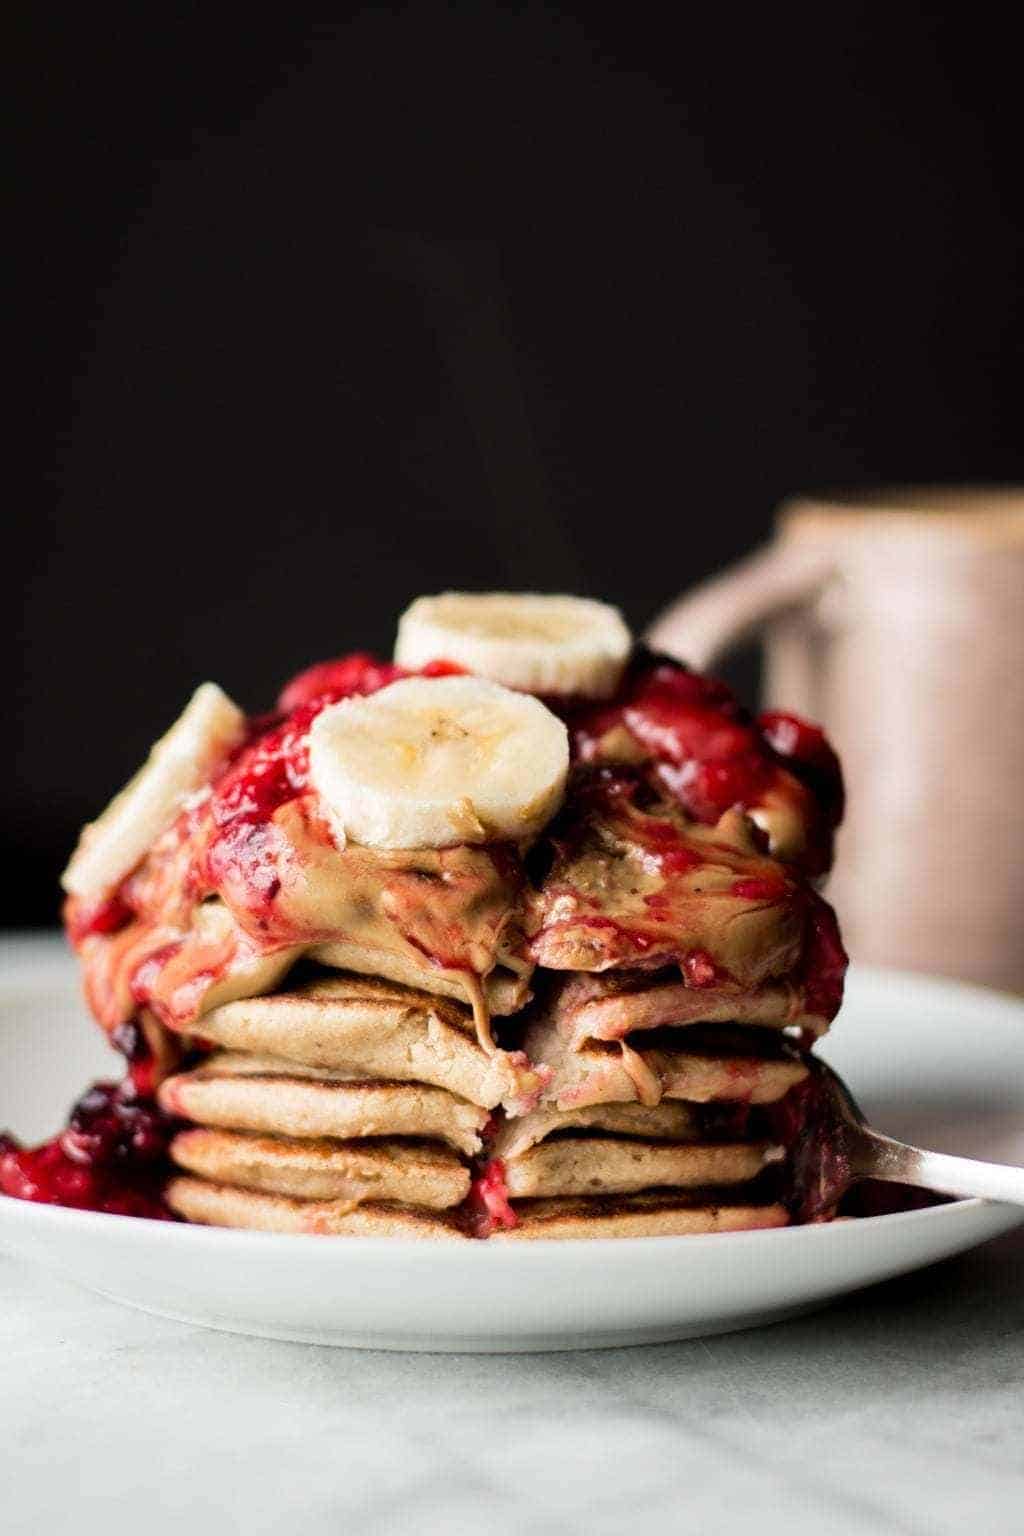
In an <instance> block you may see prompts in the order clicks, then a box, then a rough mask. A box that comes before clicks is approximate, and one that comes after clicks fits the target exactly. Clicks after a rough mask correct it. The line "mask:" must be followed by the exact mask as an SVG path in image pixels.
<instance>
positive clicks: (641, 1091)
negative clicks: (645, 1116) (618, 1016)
mask: <svg viewBox="0 0 1024 1536" xmlns="http://www.w3.org/2000/svg"><path fill="white" fill-rule="evenodd" d="M619 1048H620V1050H621V1051H622V1067H623V1071H624V1072H625V1073H626V1076H627V1077H628V1078H629V1080H630V1082H631V1083H632V1084H633V1087H634V1088H635V1089H636V1096H637V1099H638V1100H639V1101H640V1103H641V1104H643V1105H644V1106H645V1107H646V1108H647V1109H654V1108H655V1106H656V1105H658V1104H660V1103H661V1078H660V1077H659V1076H658V1074H657V1072H655V1071H654V1069H653V1067H649V1066H648V1065H647V1063H646V1061H644V1059H643V1057H642V1056H641V1055H640V1053H639V1051H634V1049H633V1047H632V1046H631V1045H628V1044H627V1043H626V1041H625V1040H620V1041H619Z"/></svg>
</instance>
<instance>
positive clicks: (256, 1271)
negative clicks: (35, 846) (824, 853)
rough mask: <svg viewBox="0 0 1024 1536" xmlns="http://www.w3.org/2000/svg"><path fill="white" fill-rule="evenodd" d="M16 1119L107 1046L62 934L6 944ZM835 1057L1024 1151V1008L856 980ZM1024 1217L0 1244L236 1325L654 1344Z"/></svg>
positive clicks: (895, 1270) (94, 1227)
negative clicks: (730, 1229)
mask: <svg viewBox="0 0 1024 1536" xmlns="http://www.w3.org/2000/svg"><path fill="white" fill-rule="evenodd" d="M3 955H4V960H5V964H4V968H3V975H2V981H0V1060H2V1062H3V1069H2V1078H0V1126H4V1125H9V1126H10V1128H11V1129H13V1130H14V1131H15V1132H16V1133H17V1134H20V1135H23V1136H25V1137H29V1136H32V1137H42V1136H43V1135H44V1134H47V1133H48V1132H51V1131H52V1130H53V1129H55V1127H56V1126H57V1124H58V1123H59V1122H60V1120H61V1117H62V1114H63V1112H64V1111H65V1109H66V1106H67V1104H68V1103H69V1102H70V1101H71V1100H72V1099H74V1098H75V1097H76V1096H77V1094H78V1092H79V1091H80V1090H81V1088H82V1087H83V1085H84V1084H85V1083H86V1082H88V1081H89V1080H90V1079H91V1078H92V1077H94V1076H96V1075H102V1074H104V1073H106V1074H108V1075H109V1074H110V1072H111V1056H110V1053H109V1052H107V1051H106V1049H105V1047H104V1046H103V1044H102V1042H101V1040H100V1038H99V1036H98V1031H96V1029H95V1027H94V1026H93V1025H91V1024H90V1023H89V1021H88V1020H87V1018H86V1015H85V1010H84V1008H83V1006H82V1005H81V1003H80V1002H79V999H78V988H77V979H76V975H75V970H74V967H73V965H72V963H71V961H70V959H68V958H67V957H66V956H64V955H63V953H62V951H61V949H60V946H59V945H58V944H57V943H56V941H54V940H52V939H49V938H47V939H43V940H39V939H34V940H28V941H14V942H12V941H6V942H5V944H4V948H3ZM824 1054H826V1055H827V1056H828V1057H829V1059H830V1060H831V1061H832V1062H833V1063H834V1065H835V1066H836V1067H837V1068H838V1069H839V1071H840V1072H841V1073H842V1074H843V1076H844V1077H846V1078H847V1080H848V1081H849V1083H850V1084H851V1086H852V1087H853V1089H854V1091H855V1093H856V1095H857V1098H858V1099H859V1100H860V1101H861V1103H862V1105H863V1107H864V1109H865V1111H866V1112H867V1114H868V1116H869V1117H870V1118H871V1119H873V1120H874V1121H875V1123H876V1124H877V1125H879V1126H880V1127H881V1128H883V1129H885V1130H888V1131H890V1132H892V1133H893V1134H895V1135H897V1136H900V1135H902V1136H905V1137H909V1138H914V1137H916V1138H918V1139H919V1140H920V1141H921V1142H922V1143H923V1144H925V1145H930V1146H933V1147H937V1148H938V1149H940V1150H942V1151H960V1152H966V1153H969V1154H975V1155H978V1156H986V1157H991V1158H996V1159H999V1160H1003V1161H1007V1162H1010V1161H1024V1002H1022V1001H1020V1000H1018V999H1015V998H1011V997H1005V996H1002V995H1001V994H999V993H995V992H985V991H981V990H977V989H974V988H970V987H963V986H959V985H956V984H954V983H951V982H945V981H938V980H932V979H930V978H925V977H919V976H910V975H903V974H900V973H897V972H884V971H869V970H861V971H859V972H855V973H854V974H853V975H851V978H850V983H849V988H848V993H847V1002H846V1004H845V1006H844V1008H843V1012H842V1014H841V1015H840V1018H839V1020H838V1022H837V1024H836V1026H835V1034H834V1036H833V1038H832V1040H831V1041H830V1042H829V1043H828V1045H827V1047H826V1049H825V1052H824ZM1021 1221H1024V1211H1018V1210H1016V1209H1013V1208H1011V1207H1008V1206H1003V1205H990V1204H986V1203H984V1202H982V1201H980V1200H964V1201H960V1202H958V1203H956V1204H952V1205H945V1206H937V1207H933V1208H931V1209H928V1210H922V1211H911V1212H906V1213H902V1214H898V1215H892V1216H875V1217H871V1218H869V1219H864V1220H859V1221H851V1222H840V1223H836V1224H835V1225H830V1226H817V1227H794V1228H789V1229H786V1230H782V1231H772V1232H740V1233H730V1234H727V1235H719V1236H708V1237H658V1238H631V1239H625V1240H617V1241H609V1240H604V1241H593V1242H550V1243H523V1244H521V1245H512V1244H509V1245H507V1246H506V1245H504V1244H498V1243H477V1244H470V1243H467V1244H465V1245H464V1246H463V1245H461V1244H460V1245H451V1246H449V1245H447V1244H441V1243H439V1244H437V1245H436V1246H435V1245H433V1244H431V1243H406V1242H389V1241H383V1240H381V1239H371V1238H348V1239H343V1238H324V1237H285V1236H273V1235H269V1234H265V1233H258V1232H229V1231H219V1230H216V1229H214V1228H204V1227H189V1226H183V1225H182V1226H179V1225H171V1224H169V1223H162V1222H149V1221H140V1220H135V1219H131V1218H126V1217H119V1216H103V1215H98V1214H95V1213H92V1212H80V1211H65V1210H58V1209H55V1208H52V1207H49V1206H39V1205H28V1204H24V1203H22V1202H20V1201H17V1200H8V1199H5V1198H3V1197H2V1196H0V1245H2V1246H3V1247H5V1248H6V1249H8V1250H10V1251H11V1252H12V1253H16V1254H20V1255H23V1256H24V1257H25V1258H28V1259H33V1260H37V1261H38V1262H40V1263H42V1264H45V1265H47V1266H49V1267H50V1268H52V1269H54V1270H56V1271H58V1272H59V1273H61V1274H63V1275H65V1276H66V1277H67V1278H69V1279H71V1280H74V1281H77V1282H78V1283H79V1284H81V1285H83V1286H86V1287H88V1288H89V1289H91V1290H95V1291H99V1292H101V1293H102V1294H103V1295H105V1296H110V1297H113V1298H116V1299H117V1300H119V1301H122V1302H125V1303H127V1304H128V1305H129V1306H134V1307H140V1308H142V1309H143V1310H144V1311H148V1312H156V1313H160V1314H161V1315H163V1316H167V1317H174V1318H180V1319H183V1320H186V1321H189V1322H194V1323H203V1324H206V1325H208V1326H209V1327H213V1328H223V1329H228V1330H230V1331H233V1332H237V1333H252V1334H262V1335H264V1336H269V1337H272V1338H282V1339H299V1340H303V1341H307V1342H314V1343H324V1344H340V1345H348V1346H358V1347H363V1348H375V1349H416V1350H472V1351H488V1352H490V1351H503V1350H506V1351H511V1350H538V1349H581V1348H588V1347H594V1346H605V1345H615V1344H639V1343H652V1342H656V1341H658V1340H662V1339H681V1338H687V1337H690V1336H694V1335H697V1334H708V1333H722V1332H726V1331H728V1330H730V1329H734V1328H749V1327H753V1326H754V1325H756V1324H760V1323H766V1322H774V1321H776V1320H778V1319H780V1318H783V1317H786V1316H787V1315H790V1314H792V1313H794V1312H797V1311H800V1310H804V1309H807V1308H809V1307H814V1306H818V1305H820V1304H821V1303H823V1302H825V1301H827V1300H828V1299H829V1298H830V1297H833V1296H839V1295H842V1294H843V1293H844V1292H847V1291H852V1290H855V1289H857V1288H858V1287H859V1286H864V1285H869V1284H871V1283H872V1282H873V1281H878V1280H884V1279H887V1278H889V1277H890V1276H893V1275H898V1274H903V1273H905V1272H906V1271H907V1270H911V1269H916V1268H918V1267H920V1266H922V1265H925V1264H931V1263H933V1262H934V1261H935V1260H937V1259H942V1258H946V1257H948V1256H949V1255H951V1254H955V1253H960V1252H962V1251H963V1250H964V1249H966V1248H970V1247H973V1246H974V1245H975V1244H977V1243H980V1242H984V1241H985V1239H986V1238H989V1237H994V1236H996V1235H997V1234H998V1233H1000V1232H1005V1231H1007V1230H1008V1229H1009V1228H1010V1227H1013V1226H1015V1225H1016V1224H1017V1223H1019V1222H1021Z"/></svg>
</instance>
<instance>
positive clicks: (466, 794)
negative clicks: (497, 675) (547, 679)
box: [309, 677, 569, 848]
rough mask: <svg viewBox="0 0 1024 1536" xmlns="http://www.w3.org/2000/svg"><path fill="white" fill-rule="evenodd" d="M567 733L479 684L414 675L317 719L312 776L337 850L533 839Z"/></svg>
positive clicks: (525, 704)
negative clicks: (350, 844) (347, 842)
mask: <svg viewBox="0 0 1024 1536" xmlns="http://www.w3.org/2000/svg"><path fill="white" fill-rule="evenodd" d="M568 768H569V742H568V737H567V734H566V729H565V726H564V725H563V724H562V722H561V721H560V720H559V719H558V718H557V717H556V716H555V715H553V714H552V713H551V711H550V710H549V709H547V708H546V707H545V705H543V704H542V703H541V702H540V700H539V699H534V698H531V697H530V696H529V695H528V694H525V693H513V692H511V691H510V690H509V689H507V688H501V687H499V686H498V684H497V683H490V682H486V681H485V680H484V679H483V678H479V677H439V678H419V677H411V678H407V679H405V680H404V681H402V682H398V683H391V684H390V685H389V686H388V687H387V688H382V689H381V690H380V692H379V693H374V694H371V695H370V696H369V697H366V698H362V697H360V698H350V699H343V700H342V701H341V703H340V704H333V705H331V706H330V707H329V708H328V709H325V710H324V711H323V712H322V714H320V715H318V716H317V717H316V719H315V720H314V721H313V725H312V727H311V729H310V733H309V777H310V782H311V783H312V785H313V787H314V789H316V791H317V793H318V794H319V796H320V798H321V800H322V801H323V804H324V807H325V810H326V812H327V815H328V817H329V820H330V822H331V825H332V827H333V829H334V832H335V835H336V836H337V837H338V839H339V841H341V840H343V839H345V838H352V840H353V841H354V842H357V843H363V844H365V845H366V846H368V847H370V848H445V847H448V846H449V845H450V844H452V843H483V842H489V841H492V840H495V839H498V838H510V839H514V840H515V841H520V840H522V839H526V838H529V837H532V836H533V835H534V834H536V833H537V832H539V830H540V828H541V827H542V826H543V825H544V823H545V822H546V821H548V820H549V819H550V817H551V816H552V815H554V812H555V811H556V810H557V809H558V806H559V804H560V803H561V799H562V794H563V791H564V788H565V778H566V773H567V772H568Z"/></svg>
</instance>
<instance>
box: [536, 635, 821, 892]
mask: <svg viewBox="0 0 1024 1536" xmlns="http://www.w3.org/2000/svg"><path fill="white" fill-rule="evenodd" d="M561 708H562V713H563V715H564V717H565V719H566V722H567V724H568V726H569V730H570V735H571V737H572V741H573V747H574V751H575V754H576V756H577V758H578V759H579V760H580V761H582V762H593V761H595V760H599V759H600V755H601V750H602V748H601V743H602V740H603V739H604V738H606V737H608V735H609V733H611V732H613V731H615V730H620V729H624V730H625V731H626V732H627V733H628V736H629V737H631V738H632V739H633V741H634V742H636V743H637V744H638V745H639V747H640V748H641V749H642V750H643V751H644V752H646V753H647V754H648V755H649V762H650V764H651V765H652V766H653V769H654V773H655V775H656V777H657V779H658V780H659V781H660V782H661V783H662V784H663V785H664V786H665V787H666V788H667V789H668V790H669V791H670V793H671V794H672V795H674V796H675V798H676V799H677V800H678V801H679V803H680V804H681V805H682V807H683V809H684V810H685V811H686V812H687V814H688V815H690V816H692V817H693V818H694V819H695V820H696V821H700V822H703V823H705V824H706V825H709V826H710V825H714V823H715V822H717V821H718V820H719V818H720V817H721V816H722V815H723V814H724V813H725V812H726V811H728V810H730V809H731V808H732V807H733V806H739V807H741V808H742V809H744V810H750V809H753V808H755V807H757V806H758V805H760V804H761V803H762V802H764V801H765V799H766V797H767V796H768V795H769V794H771V795H772V796H773V797H774V798H775V799H776V800H778V799H780V798H781V799H783V800H786V801H789V802H791V803H796V804H797V807H798V809H799V811H800V814H801V817H802V819H803V820H804V822H805V823H806V833H807V846H806V849H805V850H804V852H803V854H802V855H801V856H800V858H799V860H798V861H797V862H799V863H800V865H801V867H802V868H803V869H804V871H805V873H807V874H809V875H820V874H823V873H824V872H825V871H826V870H827V869H828V868H829V866H830V864H831V861H832V835H833V833H834V831H835V828H836V827H837V826H838V825H839V822H840V821H841V819H842V814H843V782H842V775H841V773H840V769H839V761H838V759H837V757H836V755H835V753H834V752H833V750H832V748H831V747H830V746H829V744H828V741H827V740H826V738H825V735H824V733H823V732H822V731H821V730H820V729H819V728H818V727H817V726H816V725H811V724H809V723H808V722H807V721H804V720H800V719H799V718H798V717H797V716H796V715H784V714H781V713H778V712H770V713H767V714H764V715H761V716H760V718H759V719H757V720H755V719H754V718H753V717H752V716H751V715H750V714H748V713H747V711H746V710H745V709H743V708H742V706H741V705H740V704H739V702H738V701H737V699H736V698H735V696H734V695H733V693H732V692H731V690H730V689H729V688H727V687H726V685H725V684H724V683H721V682H718V681H717V680H716V679H715V678H710V677H703V676H701V675H700V674H698V673H696V672H689V671H688V670H687V669H686V668H685V667H683V666H680V665H679V663H678V662H675V661H672V660H670V659H669V658H666V657H659V656H654V655H652V654H651V653H650V652H647V651H645V650H643V649H642V648H641V649H640V650H638V652H637V653H636V656H635V657H634V660H633V662H632V663H631V665H630V667H629V669H628V671H627V673H626V676H625V678H624V679H623V682H622V685H621V687H620V689H619V693H618V695H617V697H616V698H614V699H612V700H610V701H609V702H608V703H606V704H596V705H595V704H593V703H590V704H588V703H586V702H581V701H579V700H576V701H573V702H572V703H571V704H568V705H563V706H561Z"/></svg>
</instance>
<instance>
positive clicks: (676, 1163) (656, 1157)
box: [504, 1136, 775, 1200]
mask: <svg viewBox="0 0 1024 1536" xmlns="http://www.w3.org/2000/svg"><path fill="white" fill-rule="evenodd" d="M774 1151H775V1149H773V1148H772V1147H771V1145H770V1144H769V1143H767V1142H757V1141H750V1142H718V1143H711V1144H707V1143H705V1144H698V1145H694V1144H693V1143H686V1142H671V1141H639V1140H634V1139H631V1138H626V1137H610V1136H556V1137H553V1138H552V1139H551V1140H550V1141H544V1142H542V1143H541V1144H540V1145H539V1146H536V1147H531V1148H530V1150H529V1151H527V1152H523V1153H521V1154H520V1155H519V1156H518V1157H516V1158H512V1159H510V1160H507V1161H505V1163H504V1180H505V1189H506V1192H507V1194H508V1197H509V1198H510V1199H512V1200H516V1199H521V1198H524V1197H525V1198H534V1197H538V1196H539V1197H543V1196H548V1195H599V1194H610V1195H619V1194H623V1195H624V1194H637V1193H639V1192H640V1191H641V1190H645V1189H646V1190H650V1189H660V1188H676V1189H698V1188H701V1187H705V1186H708V1185H716V1186H719V1185H720V1186H724V1185H728V1184H745V1183H748V1182H749V1181H750V1180H751V1179H754V1178H756V1177H757V1175H758V1174H759V1173H761V1171H762V1170H763V1169H764V1168H765V1166H766V1165H767V1163H768V1162H769V1161H770V1160H771V1157H772V1154H773V1152H774Z"/></svg>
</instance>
